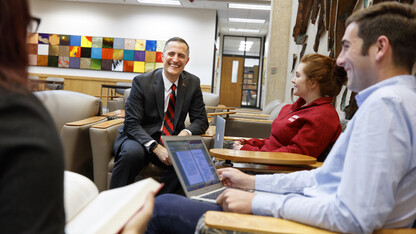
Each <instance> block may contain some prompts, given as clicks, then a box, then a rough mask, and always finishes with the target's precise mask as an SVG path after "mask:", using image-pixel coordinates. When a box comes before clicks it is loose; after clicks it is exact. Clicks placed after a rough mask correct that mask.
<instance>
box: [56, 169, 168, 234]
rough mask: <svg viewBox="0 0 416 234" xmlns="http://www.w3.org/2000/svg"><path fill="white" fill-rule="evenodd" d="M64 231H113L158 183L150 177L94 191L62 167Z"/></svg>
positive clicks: (117, 229) (120, 225) (141, 204)
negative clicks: (63, 176) (63, 178)
mask: <svg viewBox="0 0 416 234" xmlns="http://www.w3.org/2000/svg"><path fill="white" fill-rule="evenodd" d="M64 184H65V187H64V189H65V193H64V194H65V195H64V199H65V214H66V226H65V233H67V234H71V233H77V234H78V233H85V234H88V233H100V234H102V233H111V234H114V233H117V232H118V231H120V230H121V229H122V228H123V227H124V225H125V224H126V222H127V221H128V220H129V219H130V218H131V217H132V216H133V215H134V214H135V213H136V212H137V211H138V210H139V209H140V208H141V207H142V206H143V203H144V201H145V199H146V196H147V194H148V193H149V192H150V191H158V190H159V189H160V187H161V185H160V184H159V183H158V182H157V181H155V180H154V179H152V178H148V179H145V180H141V181H138V182H136V183H133V184H131V185H127V186H124V187H121V188H117V189H111V190H107V191H103V192H101V193H99V192H98V189H97V187H96V186H95V184H94V183H93V182H92V181H91V180H89V179H88V178H86V177H84V176H82V175H79V174H76V173H73V172H69V171H65V183H64Z"/></svg>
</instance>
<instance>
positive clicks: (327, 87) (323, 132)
mask: <svg viewBox="0 0 416 234" xmlns="http://www.w3.org/2000/svg"><path fill="white" fill-rule="evenodd" d="M346 80H347V76H346V73H345V71H344V69H343V68H342V67H338V66H337V65H336V62H335V59H332V58H330V57H328V56H324V55H320V54H309V55H305V56H304V57H303V58H302V59H301V61H300V64H299V65H298V67H297V69H296V74H295V77H293V79H292V83H293V84H294V89H293V94H294V95H296V96H298V97H299V98H298V100H297V101H296V102H295V103H293V104H290V105H286V106H284V107H283V108H282V110H281V111H280V113H279V115H278V116H277V118H276V119H275V120H274V121H273V123H272V129H271V135H270V137H268V138H266V139H256V138H253V139H250V140H241V141H236V142H235V143H234V149H241V150H249V151H269V152H272V151H275V152H290V153H298V154H305V155H310V156H313V157H316V158H318V157H319V156H320V155H321V154H322V153H323V152H324V151H325V149H326V148H327V147H328V146H329V145H330V144H333V143H334V142H335V141H336V140H337V138H338V136H339V135H340V133H341V131H342V128H341V124H340V120H339V117H338V114H337V112H336V110H335V108H334V106H333V105H332V104H333V103H335V99H336V96H337V95H338V94H339V92H340V91H341V88H342V85H343V84H344V83H345V82H346ZM318 159H320V158H318Z"/></svg>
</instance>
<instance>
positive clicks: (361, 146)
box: [252, 76, 416, 233]
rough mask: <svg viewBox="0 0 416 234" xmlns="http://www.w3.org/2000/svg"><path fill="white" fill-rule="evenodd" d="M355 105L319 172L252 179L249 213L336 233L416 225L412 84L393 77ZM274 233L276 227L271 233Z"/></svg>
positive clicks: (415, 95) (415, 96)
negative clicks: (253, 181) (352, 113)
mask: <svg viewBox="0 0 416 234" xmlns="http://www.w3.org/2000/svg"><path fill="white" fill-rule="evenodd" d="M356 100H357V104H358V106H359V109H358V111H357V112H356V113H355V116H354V117H353V118H352V120H351V121H350V122H349V123H348V125H347V128H346V130H345V132H343V133H342V134H341V135H340V137H339V138H338V140H337V142H336V143H335V145H334V146H333V148H332V150H331V152H330V154H329V155H328V157H327V159H326V161H325V163H324V164H323V165H322V167H320V168H318V169H315V170H312V171H301V172H295V173H291V174H275V175H257V176H256V182H255V184H256V186H255V187H256V190H260V191H267V192H272V193H267V194H266V193H260V194H257V195H256V196H255V197H254V199H253V202H252V210H253V213H254V214H257V215H266V216H274V217H279V218H284V219H288V220H293V221H297V222H301V223H305V224H309V225H312V226H317V227H321V228H324V229H329V230H332V231H338V232H344V233H345V232H348V233H371V232H372V231H373V230H376V229H380V228H395V227H409V226H411V224H412V223H413V221H414V219H415V218H416V79H415V77H413V76H396V77H393V78H390V79H387V80H384V81H382V82H379V83H377V84H375V85H373V86H371V87H369V88H367V89H365V90H363V91H361V92H360V93H359V94H357V96H356ZM276 228H278V227H276Z"/></svg>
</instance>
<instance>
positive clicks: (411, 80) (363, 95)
mask: <svg viewBox="0 0 416 234" xmlns="http://www.w3.org/2000/svg"><path fill="white" fill-rule="evenodd" d="M394 84H403V85H406V86H413V87H414V88H415V86H416V78H415V77H414V76H412V75H400V76H394V77H392V78H388V79H386V80H383V81H380V82H378V83H376V84H374V85H372V86H370V87H368V88H366V89H364V90H362V91H361V92H359V93H358V94H357V95H356V96H355V100H357V105H358V106H360V105H361V104H362V103H363V102H364V101H365V100H366V99H367V98H368V97H369V96H370V95H371V94H372V93H374V92H375V91H377V90H379V89H380V88H383V87H386V86H391V85H394Z"/></svg>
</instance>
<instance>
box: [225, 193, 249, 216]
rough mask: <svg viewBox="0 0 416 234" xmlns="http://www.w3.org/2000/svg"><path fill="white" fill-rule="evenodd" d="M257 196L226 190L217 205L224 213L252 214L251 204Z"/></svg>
mask: <svg viewBox="0 0 416 234" xmlns="http://www.w3.org/2000/svg"><path fill="white" fill-rule="evenodd" d="M254 196H255V194H254V193H250V192H247V191H243V190H238V189H226V190H225V191H224V192H223V193H221V194H220V196H218V198H217V203H218V205H220V206H221V207H222V209H223V210H224V211H230V212H236V213H242V214H251V213H252V211H251V202H252V201H253V198H254Z"/></svg>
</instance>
